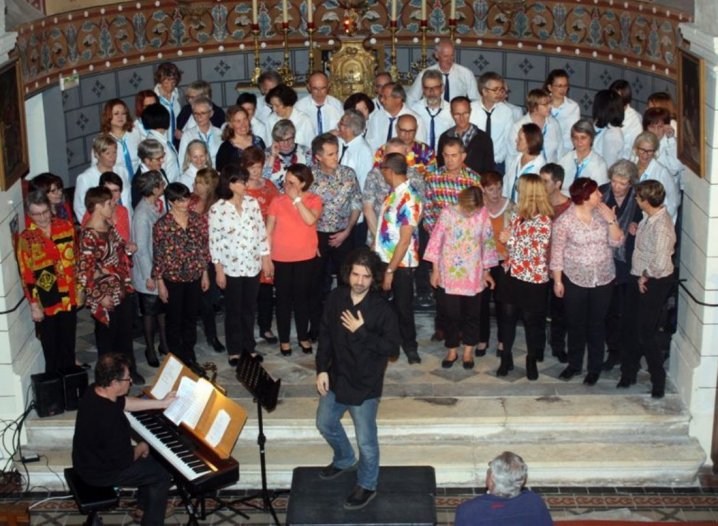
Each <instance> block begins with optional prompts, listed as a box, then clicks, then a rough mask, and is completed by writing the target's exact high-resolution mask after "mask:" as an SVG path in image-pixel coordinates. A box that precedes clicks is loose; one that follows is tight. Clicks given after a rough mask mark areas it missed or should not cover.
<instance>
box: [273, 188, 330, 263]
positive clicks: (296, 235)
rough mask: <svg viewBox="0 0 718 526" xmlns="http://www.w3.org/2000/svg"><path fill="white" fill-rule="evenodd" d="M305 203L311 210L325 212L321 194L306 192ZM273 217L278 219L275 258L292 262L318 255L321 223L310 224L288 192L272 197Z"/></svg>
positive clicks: (274, 249) (275, 226)
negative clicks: (319, 225) (318, 235)
mask: <svg viewBox="0 0 718 526" xmlns="http://www.w3.org/2000/svg"><path fill="white" fill-rule="evenodd" d="M302 202H303V203H304V206H306V207H307V208H309V209H310V210H316V211H318V212H319V213H320V214H321V212H322V200H321V198H320V197H319V196H318V195H315V194H310V193H306V194H304V196H303V197H302ZM269 216H270V217H273V218H274V219H275V223H274V230H273V231H272V243H271V246H272V259H273V260H275V261H281V262H285V263H291V262H295V261H306V260H308V259H312V258H314V257H315V256H316V255H317V248H318V246H319V238H318V237H317V224H316V223H314V224H313V225H308V224H306V223H305V222H304V219H302V217H301V216H300V215H299V211H298V210H297V207H296V206H294V204H293V203H292V200H291V199H290V197H289V196H288V195H286V194H282V195H280V196H279V197H277V198H276V199H273V200H272V202H271V204H270V205H269Z"/></svg>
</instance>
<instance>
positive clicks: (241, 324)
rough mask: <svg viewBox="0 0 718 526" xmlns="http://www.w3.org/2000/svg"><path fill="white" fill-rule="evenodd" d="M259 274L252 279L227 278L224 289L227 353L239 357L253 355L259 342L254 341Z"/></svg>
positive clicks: (241, 277) (242, 277)
mask: <svg viewBox="0 0 718 526" xmlns="http://www.w3.org/2000/svg"><path fill="white" fill-rule="evenodd" d="M258 292H259V274H257V275H256V276H251V277H244V276H238V277H232V276H227V286H226V287H225V289H224V308H225V315H224V335H225V338H226V340H227V353H229V354H230V355H239V354H241V353H243V352H245V353H253V352H254V350H255V348H256V346H257V342H256V341H255V339H254V317H255V315H256V312H257V293H258Z"/></svg>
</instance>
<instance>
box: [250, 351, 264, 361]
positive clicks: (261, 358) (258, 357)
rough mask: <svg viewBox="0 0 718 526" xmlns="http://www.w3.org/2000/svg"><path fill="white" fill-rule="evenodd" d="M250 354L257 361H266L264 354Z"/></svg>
mask: <svg viewBox="0 0 718 526" xmlns="http://www.w3.org/2000/svg"><path fill="white" fill-rule="evenodd" d="M250 356H251V357H252V359H253V360H254V361H256V362H259V363H262V362H263V361H264V356H262V355H261V354H259V353H258V352H253V353H250Z"/></svg>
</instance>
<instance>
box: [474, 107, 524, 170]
mask: <svg viewBox="0 0 718 526" xmlns="http://www.w3.org/2000/svg"><path fill="white" fill-rule="evenodd" d="M487 111H489V110H487V109H486V107H485V106H484V104H483V103H482V102H481V100H478V101H476V102H472V103H471V117H469V121H470V122H471V123H472V124H475V125H476V126H477V127H478V128H479V129H480V130H481V131H484V132H485V131H486V119H487V116H486V112H487ZM490 111H491V141H492V142H493V143H494V161H495V162H496V163H497V164H500V163H503V162H504V161H506V156H507V155H508V153H509V151H512V152H513V150H514V149H515V148H512V149H511V150H508V148H507V142H506V141H507V137H508V135H509V132H510V131H511V127H512V126H513V125H514V115H513V112H512V111H511V108H509V107H508V106H507V105H506V104H505V103H503V102H499V103H498V104H494V107H493V108H492V109H491V110H490Z"/></svg>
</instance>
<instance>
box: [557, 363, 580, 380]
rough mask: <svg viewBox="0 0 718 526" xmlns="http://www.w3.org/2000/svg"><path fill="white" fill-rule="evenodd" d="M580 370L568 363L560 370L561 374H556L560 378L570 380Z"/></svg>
mask: <svg viewBox="0 0 718 526" xmlns="http://www.w3.org/2000/svg"><path fill="white" fill-rule="evenodd" d="M580 372H581V371H577V370H576V369H573V368H572V367H571V366H570V365H569V366H568V367H566V368H565V369H564V370H563V371H561V374H559V375H558V377H559V378H560V379H561V380H570V379H571V378H573V377H574V376H576V375H577V374H579V373H580Z"/></svg>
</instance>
